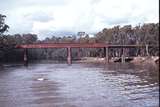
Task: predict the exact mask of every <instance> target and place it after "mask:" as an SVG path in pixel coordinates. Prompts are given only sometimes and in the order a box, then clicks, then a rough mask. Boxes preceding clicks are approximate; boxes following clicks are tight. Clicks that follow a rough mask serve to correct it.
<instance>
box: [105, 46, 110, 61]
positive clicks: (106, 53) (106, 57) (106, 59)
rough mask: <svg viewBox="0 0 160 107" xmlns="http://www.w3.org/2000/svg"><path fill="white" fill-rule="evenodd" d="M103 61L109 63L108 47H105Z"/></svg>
mask: <svg viewBox="0 0 160 107" xmlns="http://www.w3.org/2000/svg"><path fill="white" fill-rule="evenodd" d="M105 63H106V64H107V63H109V48H108V47H106V48H105Z"/></svg>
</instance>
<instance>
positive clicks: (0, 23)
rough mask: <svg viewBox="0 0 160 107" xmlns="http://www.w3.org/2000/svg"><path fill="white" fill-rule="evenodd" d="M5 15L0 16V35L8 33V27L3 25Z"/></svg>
mask: <svg viewBox="0 0 160 107" xmlns="http://www.w3.org/2000/svg"><path fill="white" fill-rule="evenodd" d="M5 18H6V16H5V15H2V14H0V35H2V34H3V33H4V32H6V31H8V28H9V26H8V25H7V24H5Z"/></svg>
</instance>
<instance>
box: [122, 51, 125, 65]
mask: <svg viewBox="0 0 160 107" xmlns="http://www.w3.org/2000/svg"><path fill="white" fill-rule="evenodd" d="M121 62H122V63H125V49H124V48H122V55H121Z"/></svg>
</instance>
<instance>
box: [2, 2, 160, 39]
mask: <svg viewBox="0 0 160 107" xmlns="http://www.w3.org/2000/svg"><path fill="white" fill-rule="evenodd" d="M158 4H159V0H0V14H4V15H6V16H7V18H6V23H7V24H8V25H9V26H10V29H9V33H11V34H15V33H36V34H38V35H39V38H40V39H43V38H45V37H46V36H49V35H51V34H54V33H53V32H73V33H76V32H78V31H84V32H87V33H94V32H98V31H101V30H102V29H103V28H106V27H112V26H116V25H121V26H122V25H125V24H132V25H133V26H135V25H138V24H139V23H142V24H143V23H157V22H158V21H159V19H158V18H159V14H158V12H159V11H158V10H159V5H158Z"/></svg>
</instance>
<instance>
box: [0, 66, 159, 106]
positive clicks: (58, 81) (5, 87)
mask: <svg viewBox="0 0 160 107" xmlns="http://www.w3.org/2000/svg"><path fill="white" fill-rule="evenodd" d="M158 73H159V72H158V70H157V68H154V67H150V66H145V67H144V66H143V67H141V66H135V65H133V64H109V65H103V64H86V63H82V64H72V65H71V66H68V65H67V64H54V63H41V64H40V63H39V64H30V65H29V66H28V67H24V66H22V65H14V66H13V65H5V66H4V67H3V69H1V70H0V107H158V106H159V85H158V84H159V77H158Z"/></svg>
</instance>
